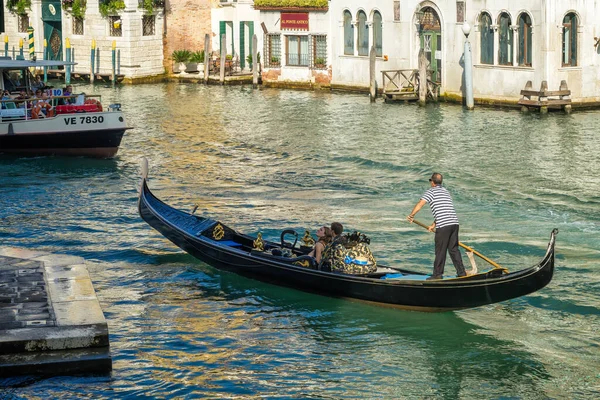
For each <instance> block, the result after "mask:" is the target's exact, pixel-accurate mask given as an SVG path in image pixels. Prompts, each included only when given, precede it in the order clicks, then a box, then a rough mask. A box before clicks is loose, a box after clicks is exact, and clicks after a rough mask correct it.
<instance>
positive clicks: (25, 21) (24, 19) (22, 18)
mask: <svg viewBox="0 0 600 400" xmlns="http://www.w3.org/2000/svg"><path fill="white" fill-rule="evenodd" d="M27 28H29V15H27V14H19V32H27Z"/></svg>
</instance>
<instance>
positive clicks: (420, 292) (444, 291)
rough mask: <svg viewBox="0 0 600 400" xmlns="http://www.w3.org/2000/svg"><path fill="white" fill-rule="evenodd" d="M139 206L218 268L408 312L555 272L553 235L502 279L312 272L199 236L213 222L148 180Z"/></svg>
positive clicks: (458, 304)
mask: <svg viewBox="0 0 600 400" xmlns="http://www.w3.org/2000/svg"><path fill="white" fill-rule="evenodd" d="M138 207H139V212H140V215H141V217H142V218H143V219H144V220H145V221H146V222H147V223H148V224H149V225H150V226H152V227H153V228H154V229H156V230H157V231H158V232H160V233H161V234H162V235H164V236H165V237H166V238H168V239H169V240H170V241H171V242H173V243H174V244H175V245H177V246H178V247H180V248H181V249H183V250H184V251H186V252H187V253H189V254H191V255H192V256H194V257H196V258H197V259H199V260H201V261H203V262H205V263H206V264H208V265H211V266H213V267H215V268H218V269H222V270H226V271H231V272H234V273H236V274H239V275H242V276H245V277H249V278H253V279H257V280H260V281H263V282H268V283H274V284H277V285H282V286H287V287H292V288H295V289H300V290H304V291H309V292H314V293H319V294H323V295H327V296H332V297H341V298H349V299H354V300H360V301H366V302H372V303H377V304H380V305H385V306H392V307H398V308H403V309H409V310H419V311H451V310H458V309H465V308H472V307H478V306H483V305H487V304H492V303H497V302H501V301H505V300H509V299H513V298H516V297H520V296H524V295H527V294H530V293H532V292H535V291H537V290H539V289H541V288H543V287H544V286H546V285H547V284H548V283H549V282H550V281H551V279H552V276H553V273H554V237H555V232H554V231H553V233H552V237H551V241H550V244H549V245H548V249H547V252H546V255H545V256H544V258H543V260H542V261H541V262H540V263H539V264H538V265H535V266H533V267H531V268H527V269H524V270H522V271H517V272H514V273H510V274H502V275H499V274H498V272H499V271H491V272H489V273H484V274H479V275H477V276H471V277H467V278H459V279H449V280H446V279H444V280H440V281H426V280H423V279H418V280H394V279H381V277H378V278H373V277H368V276H355V275H346V274H337V273H331V272H325V271H319V270H313V269H309V268H304V267H300V266H296V265H291V264H289V263H285V262H281V261H277V260H271V259H267V258H265V257H263V256H260V255H257V254H254V253H253V252H252V251H247V250H246V251H244V250H242V249H236V248H232V247H228V246H224V245H222V244H220V243H219V242H218V241H215V240H211V239H209V238H207V237H206V236H203V235H199V231H198V230H200V229H203V227H204V226H205V225H206V224H207V223H210V221H211V220H208V219H204V218H200V217H195V216H190V215H189V214H186V213H183V212H181V211H179V210H176V209H173V208H171V207H170V206H168V205H166V204H165V203H163V202H161V201H160V200H159V199H157V198H156V197H154V195H153V194H152V193H151V192H150V191H149V189H148V188H147V185H146V182H145V180H144V182H143V185H142V190H141V194H140V199H139V203H138ZM186 218H189V219H194V220H189V219H188V220H186ZM182 226H184V227H183V228H182ZM398 271H402V272H408V273H411V274H415V275H423V274H419V273H417V272H410V271H404V270H400V269H398Z"/></svg>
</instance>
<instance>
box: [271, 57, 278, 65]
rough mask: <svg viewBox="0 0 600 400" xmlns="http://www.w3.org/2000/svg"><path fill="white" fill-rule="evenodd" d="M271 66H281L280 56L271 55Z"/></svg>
mask: <svg viewBox="0 0 600 400" xmlns="http://www.w3.org/2000/svg"><path fill="white" fill-rule="evenodd" d="M271 67H279V57H277V56H271Z"/></svg>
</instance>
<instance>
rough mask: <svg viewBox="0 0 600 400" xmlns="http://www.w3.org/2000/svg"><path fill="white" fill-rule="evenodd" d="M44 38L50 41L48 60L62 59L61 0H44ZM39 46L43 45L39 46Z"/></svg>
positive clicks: (47, 50)
mask: <svg viewBox="0 0 600 400" xmlns="http://www.w3.org/2000/svg"><path fill="white" fill-rule="evenodd" d="M42 21H43V23H44V39H46V41H47V42H48V47H47V49H46V54H44V59H46V60H62V50H63V49H62V19H61V6H60V0H42ZM37 47H38V48H39V47H41V46H39V45H38V46H37Z"/></svg>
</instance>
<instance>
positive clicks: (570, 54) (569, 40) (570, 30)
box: [562, 13, 577, 67]
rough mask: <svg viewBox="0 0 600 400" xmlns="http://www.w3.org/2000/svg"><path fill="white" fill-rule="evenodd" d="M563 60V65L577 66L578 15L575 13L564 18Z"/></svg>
mask: <svg viewBox="0 0 600 400" xmlns="http://www.w3.org/2000/svg"><path fill="white" fill-rule="evenodd" d="M562 60H563V61H562V65H563V67H576V66H577V16H576V15H575V14H574V13H570V14H567V15H566V16H565V19H563V34H562Z"/></svg>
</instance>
